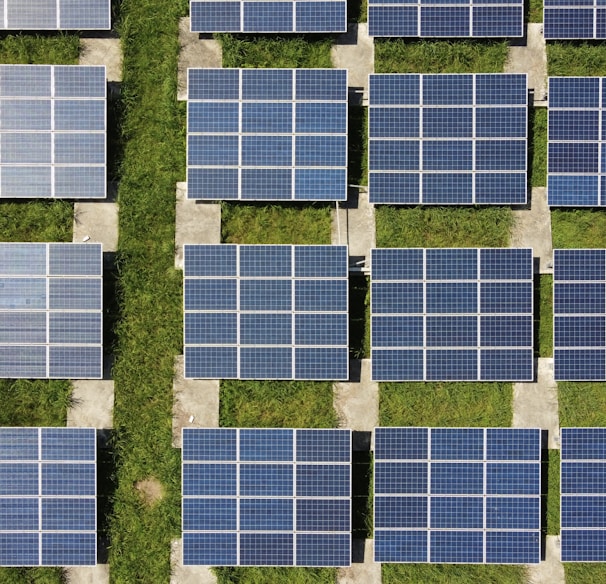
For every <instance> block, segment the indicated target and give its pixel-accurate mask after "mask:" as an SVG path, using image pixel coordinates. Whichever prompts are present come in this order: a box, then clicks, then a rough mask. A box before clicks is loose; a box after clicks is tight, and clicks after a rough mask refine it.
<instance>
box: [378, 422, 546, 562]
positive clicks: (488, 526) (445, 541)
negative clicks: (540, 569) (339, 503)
mask: <svg viewBox="0 0 606 584" xmlns="http://www.w3.org/2000/svg"><path fill="white" fill-rule="evenodd" d="M540 448H541V436H540V430H538V429H511V428H375V451H374V454H375V456H374V461H375V463H374V493H375V506H374V534H375V558H374V559H375V561H376V562H397V563H406V562H429V563H499V564H527V563H538V562H539V560H540V549H541V548H540V509H541V506H540V483H541V480H540V479H541V469H540V461H541V451H540Z"/></svg>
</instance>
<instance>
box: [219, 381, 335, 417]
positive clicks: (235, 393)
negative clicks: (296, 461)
mask: <svg viewBox="0 0 606 584" xmlns="http://www.w3.org/2000/svg"><path fill="white" fill-rule="evenodd" d="M219 404H220V406H219V425H220V426H228V427H236V428H237V427H239V428H251V427H261V428H263V427H265V428H333V427H335V426H336V423H337V418H336V414H335V410H334V408H333V389H332V383H329V382H318V381H316V382H313V381H237V380H223V381H221V391H220V401H219Z"/></svg>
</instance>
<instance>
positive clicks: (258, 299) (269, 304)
mask: <svg viewBox="0 0 606 584" xmlns="http://www.w3.org/2000/svg"><path fill="white" fill-rule="evenodd" d="M297 284H298V282H297ZM291 309H292V282H291V280H290V279H288V280H240V310H258V311H263V310H288V311H290V310H291Z"/></svg>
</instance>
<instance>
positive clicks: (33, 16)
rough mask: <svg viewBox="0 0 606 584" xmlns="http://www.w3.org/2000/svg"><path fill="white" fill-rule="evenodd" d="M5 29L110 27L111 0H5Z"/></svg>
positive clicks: (0, 14)
mask: <svg viewBox="0 0 606 584" xmlns="http://www.w3.org/2000/svg"><path fill="white" fill-rule="evenodd" d="M0 8H2V9H3V10H2V12H0V18H1V19H2V20H1V22H2V27H1V28H3V29H5V30H109V29H110V28H111V1H110V0H2V2H0Z"/></svg>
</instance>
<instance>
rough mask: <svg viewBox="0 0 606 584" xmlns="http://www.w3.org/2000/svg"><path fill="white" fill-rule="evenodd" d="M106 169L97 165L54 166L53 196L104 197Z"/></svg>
mask: <svg viewBox="0 0 606 584" xmlns="http://www.w3.org/2000/svg"><path fill="white" fill-rule="evenodd" d="M105 178H106V170H105V168H104V167H98V166H75V167H56V168H55V196H56V197H57V198H64V199H68V198H69V199H104V198H105V197H106V195H107V192H106V183H105Z"/></svg>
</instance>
